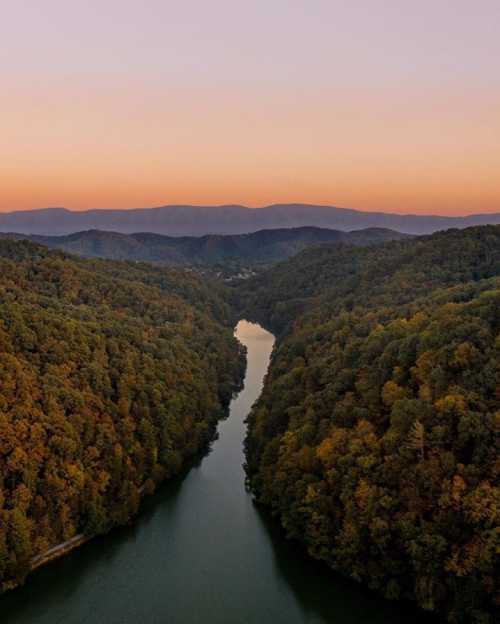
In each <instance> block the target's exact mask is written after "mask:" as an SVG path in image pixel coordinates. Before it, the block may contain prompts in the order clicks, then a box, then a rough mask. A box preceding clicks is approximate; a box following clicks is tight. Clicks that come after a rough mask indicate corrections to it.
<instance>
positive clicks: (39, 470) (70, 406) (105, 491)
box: [0, 240, 244, 589]
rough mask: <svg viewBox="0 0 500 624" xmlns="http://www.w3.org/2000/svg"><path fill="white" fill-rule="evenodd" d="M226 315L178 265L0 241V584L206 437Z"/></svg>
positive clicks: (97, 522)
mask: <svg viewBox="0 0 500 624" xmlns="http://www.w3.org/2000/svg"><path fill="white" fill-rule="evenodd" d="M232 324H233V319H232V315H231V310H230V309H229V307H228V306H227V304H226V303H225V302H224V300H223V297H222V295H221V292H220V291H219V290H218V286H217V285H213V284H211V285H210V286H206V285H204V284H203V282H202V281H201V280H199V279H198V278H197V277H195V276H193V275H192V274H190V273H188V272H185V271H174V270H166V269H162V270H160V269H154V268H151V267H148V266H147V265H137V264H125V263H119V262H107V261H100V260H95V261H87V260H83V259H77V258H73V257H70V256H67V255H65V254H63V253H61V252H52V251H48V250H47V249H45V248H43V247H39V246H37V245H34V244H32V243H28V242H15V241H5V240H4V241H0V589H6V588H8V587H11V586H13V585H15V584H16V583H18V582H20V581H22V580H23V579H24V577H25V575H26V574H27V573H28V571H29V570H30V567H31V560H32V558H33V557H35V556H37V555H39V554H42V553H44V552H45V551H46V550H47V549H48V548H50V547H52V546H54V545H55V544H58V543H59V542H62V541H64V540H68V539H70V538H72V537H73V536H74V535H76V534H78V533H84V534H86V535H94V534H97V533H102V532H105V531H107V530H108V529H110V528H111V527H112V526H114V525H117V524H123V523H126V522H127V521H128V520H129V519H130V518H131V517H132V516H133V515H134V514H135V513H136V512H137V510H138V506H139V502H140V497H141V494H142V493H143V492H146V493H147V492H151V491H152V490H153V489H154V488H155V485H156V484H158V483H159V482H161V481H162V480H164V479H167V478H169V477H171V476H172V475H174V474H175V473H177V472H178V471H179V470H180V468H181V467H182V466H183V464H184V462H185V460H186V459H187V458H189V457H192V456H193V455H194V454H196V453H197V452H198V451H199V450H200V449H201V448H203V447H204V446H205V445H206V444H207V442H208V441H209V440H210V438H211V436H212V434H213V432H214V426H215V423H216V421H217V419H218V418H220V417H221V415H223V413H224V408H225V406H226V405H227V403H228V401H229V399H230V397H231V394H232V391H233V389H234V388H235V386H236V385H237V384H238V383H239V380H240V378H241V373H242V368H243V366H244V362H243V357H242V355H243V354H242V353H241V351H240V349H239V347H238V345H237V343H236V341H235V340H234V338H233V336H232Z"/></svg>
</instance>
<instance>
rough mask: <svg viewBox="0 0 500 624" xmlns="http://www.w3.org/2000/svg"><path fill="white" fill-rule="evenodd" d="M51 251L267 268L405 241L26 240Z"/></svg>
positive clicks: (373, 234) (344, 237)
mask: <svg viewBox="0 0 500 624" xmlns="http://www.w3.org/2000/svg"><path fill="white" fill-rule="evenodd" d="M5 236H9V237H12V238H26V239H29V240H31V241H33V242H36V243H39V244H42V245H45V246H47V247H50V248H52V249H62V250H64V251H67V252H70V253H76V254H79V255H81V256H85V257H89V258H111V259H114V260H135V261H145V262H152V263H158V264H174V265H195V264H203V265H214V264H218V263H249V264H263V263H264V264H266V263H271V262H277V261H279V260H285V259H287V258H290V257H291V256H293V255H295V254H297V253H299V252H300V251H302V250H303V249H305V248H306V247H309V246H310V245H314V244H320V243H332V242H339V243H351V244H354V245H364V244H371V243H378V242H385V241H389V240H395V239H400V238H405V237H406V236H407V235H405V234H401V233H399V232H394V231H392V230H386V229H382V228H369V229H365V230H358V231H354V232H342V231H339V230H329V229H322V228H317V227H302V228H287V229H276V230H260V231H258V232H252V233H250V234H235V235H218V234H207V235H205V236H201V237H194V236H183V237H173V236H164V235H162V234H153V233H147V232H146V233H136V234H121V233H119V232H107V231H101V230H88V231H84V232H76V233H75V234H69V235H67V236H39V235H32V236H27V235H24V234H7V235H5Z"/></svg>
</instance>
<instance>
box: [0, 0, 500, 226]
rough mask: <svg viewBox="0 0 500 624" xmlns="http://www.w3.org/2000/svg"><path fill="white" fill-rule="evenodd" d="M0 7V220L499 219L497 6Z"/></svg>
mask: <svg viewBox="0 0 500 624" xmlns="http://www.w3.org/2000/svg"><path fill="white" fill-rule="evenodd" d="M0 9H1V14H2V21H1V24H0V36H1V39H2V45H1V46H0V76H1V82H0V211H9V210H24V209H33V208H41V207H47V206H65V207H67V208H70V209H74V210H83V209H89V208H137V207H149V206H158V205H164V204H201V205H212V204H244V205H249V206H255V207H258V206H263V205H266V204H271V203H286V202H306V203H315V204H329V205H336V206H344V207H350V208H357V209H360V210H370V211H372V210H383V211H387V212H398V213H420V214H430V213H433V214H448V215H452V214H456V215H459V214H470V213H478V212H494V211H500V174H499V172H500V70H499V62H500V61H499V59H500V2H499V1H498V0H420V1H419V2H414V1H413V0H412V1H410V0H398V1H396V0H363V1H359V0H345V1H341V0H303V1H298V0H251V1H249V0H245V1H239V0H210V1H208V0H197V1H194V0H182V1H180V0H179V1H176V2H173V1H170V0H161V1H160V0H141V1H140V2H139V1H138V0H135V1H131V0H98V1H97V0H85V2H83V1H81V0H75V1H74V2H68V1H67V0H43V2H40V0H16V2H11V1H10V0H0Z"/></svg>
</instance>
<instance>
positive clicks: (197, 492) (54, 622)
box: [0, 321, 430, 624]
mask: <svg viewBox="0 0 500 624" xmlns="http://www.w3.org/2000/svg"><path fill="white" fill-rule="evenodd" d="M236 336H237V338H238V339H239V340H240V341H241V342H242V343H243V344H244V345H245V346H246V347H247V352H248V363H247V371H246V375H245V382H244V388H243V390H242V391H241V392H240V393H239V394H238V395H237V396H236V397H235V398H234V399H233V401H232V402H231V406H230V414H229V417H228V418H227V419H226V420H225V421H223V422H222V423H220V425H219V428H218V431H219V436H218V439H217V440H216V441H215V442H214V443H213V445H212V448H211V450H210V452H209V453H208V454H207V455H206V456H205V457H203V458H202V459H201V460H200V461H199V463H198V464H197V465H195V466H194V467H192V468H191V469H190V470H189V471H188V472H187V474H185V475H184V477H183V478H179V479H176V480H174V481H171V482H169V483H167V484H166V485H165V486H164V487H162V488H160V490H159V491H158V493H157V494H156V495H155V496H153V497H151V498H149V499H147V500H146V501H144V506H143V508H142V510H141V514H140V516H139V517H138V518H137V519H136V520H135V522H134V525H133V526H131V527H126V528H121V529H115V530H114V531H112V532H111V533H109V534H108V535H106V536H103V537H100V538H98V539H95V540H93V541H91V542H89V543H88V544H86V545H85V546H83V547H81V548H80V549H78V550H76V551H73V552H72V553H70V554H69V555H68V556H66V557H64V558H62V559H59V560H57V561H55V562H53V563H51V564H50V565H48V566H46V567H43V568H41V569H39V570H37V571H36V572H35V573H34V574H33V575H32V576H30V577H29V578H28V580H27V582H26V585H25V586H24V587H21V588H19V589H17V590H14V591H12V592H10V593H7V594H5V595H4V596H1V597H0V621H1V622H2V624H35V623H36V624H59V623H64V624H101V623H102V624H198V623H199V624H226V623H227V624H267V623H269V624H303V623H307V624H330V623H332V624H333V623H334V624H382V623H384V624H399V623H400V622H402V621H404V622H405V623H408V624H423V623H424V622H429V621H430V618H429V616H427V615H425V614H419V613H416V612H415V609H414V608H413V607H412V606H411V605H400V604H394V603H389V602H387V601H385V600H383V599H381V598H378V597H375V596H373V595H372V594H370V593H368V592H366V591H364V590H363V589H362V588H361V587H359V586H358V585H356V584H354V583H351V582H349V581H347V580H345V579H342V578H340V577H339V576H337V575H335V574H334V573H333V572H331V571H330V570H328V569H327V568H326V567H325V566H323V565H321V564H319V563H317V562H315V561H313V560H311V559H310V558H309V557H307V555H306V554H305V553H304V552H303V551H302V549H301V548H300V547H299V546H298V545H296V544H294V543H291V542H289V541H287V540H286V539H285V538H284V536H283V533H282V531H281V529H280V527H279V526H277V524H276V523H275V522H273V521H272V520H270V519H269V518H268V516H267V514H266V513H265V511H260V510H259V509H258V508H257V507H256V506H255V505H254V503H253V501H252V497H251V495H250V494H249V493H248V492H247V491H246V490H245V485H244V471H243V467H242V464H243V462H244V455H243V446H242V445H243V440H244V437H245V429H246V427H245V423H244V420H245V418H246V416H247V414H248V413H249V411H250V409H251V406H252V404H253V403H254V402H255V400H256V399H257V398H258V396H259V394H260V392H261V390H262V385H263V380H264V376H265V373H266V371H267V367H268V364H269V359H270V355H271V352H272V348H273V344H274V337H273V336H272V334H270V333H268V332H266V331H265V330H264V329H262V328H261V327H260V326H259V325H255V324H252V323H248V322H246V321H240V323H239V324H238V326H237V328H236Z"/></svg>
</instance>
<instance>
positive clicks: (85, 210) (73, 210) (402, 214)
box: [0, 202, 500, 219]
mask: <svg viewBox="0 0 500 624" xmlns="http://www.w3.org/2000/svg"><path fill="white" fill-rule="evenodd" d="M277 206H282V207H286V206H304V207H310V208H326V209H328V208H334V209H336V210H345V211H346V212H358V213H363V214H367V215H370V214H372V215H377V214H379V215H393V216H398V217H417V218H423V219H425V218H430V217H432V218H441V219H467V218H470V217H480V216H487V215H496V214H500V207H499V208H498V210H494V211H491V212H489V211H486V212H471V213H467V214H456V215H453V214H446V215H443V214H438V213H416V212H390V211H387V212H386V211H383V210H362V209H360V208H346V207H344V206H337V205H336V204H326V203H325V204H323V203H320V204H317V203H307V202H286V203H283V202H275V203H271V204H264V205H261V206H248V205H245V204H231V203H223V204H188V203H186V204H180V203H175V204H161V205H153V206H143V207H125V208H81V209H79V208H67V207H66V206H44V207H40V208H22V209H19V210H5V211H3V210H0V217H1V216H3V215H13V214H20V213H21V214H22V213H30V212H43V211H47V210H64V211H65V212H69V213H71V214H79V213H83V214H85V213H88V212H133V211H142V210H144V211H146V210H161V209H163V208H208V209H210V208H242V209H244V210H264V209H266V208H273V207H277Z"/></svg>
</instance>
